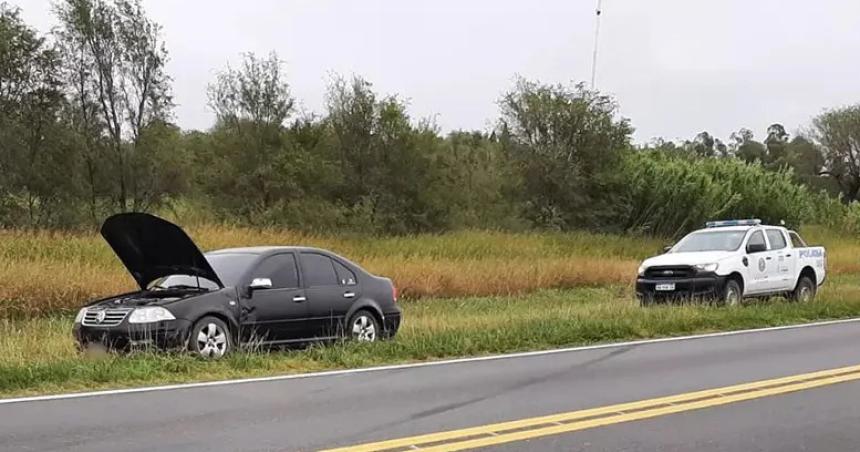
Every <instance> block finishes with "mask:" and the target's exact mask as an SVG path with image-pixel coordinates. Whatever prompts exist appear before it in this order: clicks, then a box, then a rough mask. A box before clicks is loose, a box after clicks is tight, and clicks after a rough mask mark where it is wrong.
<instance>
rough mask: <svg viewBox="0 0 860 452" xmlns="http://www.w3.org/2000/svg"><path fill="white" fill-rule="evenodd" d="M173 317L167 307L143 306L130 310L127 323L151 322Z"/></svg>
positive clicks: (173, 318)
mask: <svg viewBox="0 0 860 452" xmlns="http://www.w3.org/2000/svg"><path fill="white" fill-rule="evenodd" d="M175 319H176V317H174V316H173V314H171V313H170V311H168V310H167V309H164V308H162V307H160V306H147V307H145V308H137V309H135V310H134V311H132V312H131V315H130V316H129V317H128V323H153V322H162V321H164V320H175Z"/></svg>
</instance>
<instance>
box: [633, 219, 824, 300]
mask: <svg viewBox="0 0 860 452" xmlns="http://www.w3.org/2000/svg"><path fill="white" fill-rule="evenodd" d="M706 226H707V227H706V228H705V229H700V230H698V231H695V232H692V233H690V234H688V235H687V236H685V237H684V238H683V239H681V240H680V241H678V243H676V244H675V245H674V246H672V247H670V248H667V249H666V252H665V253H664V254H661V255H659V256H655V257H652V258H649V259H646V260H645V261H644V262H642V265H641V266H640V267H639V277H638V279H637V280H636V295H637V297H638V298H639V300H640V302H641V303H642V304H643V305H648V304H651V303H654V302H659V301H666V300H672V299H678V298H682V299H689V298H709V299H716V300H717V301H718V302H720V303H722V304H726V305H737V304H740V303H741V300H743V298H744V297H760V296H769V295H786V296H788V297H789V298H791V299H792V300H797V301H810V300H812V299H813V298H814V297H815V293H816V291H817V290H818V287H819V286H820V285H821V284H822V283H824V278H825V276H826V266H827V253H826V251H825V250H824V248H822V247H810V246H807V245H806V242H804V241H803V239H802V238H800V235H799V234H798V233H797V232H795V231H790V230H788V229H786V228H784V227H781V226H765V225H762V224H761V221H760V220H730V221H714V222H708V223H707V224H706Z"/></svg>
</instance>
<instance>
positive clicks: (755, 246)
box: [747, 243, 767, 254]
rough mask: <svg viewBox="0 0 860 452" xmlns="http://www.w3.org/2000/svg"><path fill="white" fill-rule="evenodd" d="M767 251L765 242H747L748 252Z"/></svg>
mask: <svg viewBox="0 0 860 452" xmlns="http://www.w3.org/2000/svg"><path fill="white" fill-rule="evenodd" d="M763 251H767V246H766V245H765V244H764V243H749V244H747V254H755V253H761V252H763Z"/></svg>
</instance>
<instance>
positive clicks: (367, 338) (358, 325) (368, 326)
mask: <svg viewBox="0 0 860 452" xmlns="http://www.w3.org/2000/svg"><path fill="white" fill-rule="evenodd" d="M346 334H347V337H348V338H350V339H352V340H354V341H358V342H376V340H378V339H379V338H380V337H381V335H382V328H381V327H380V325H379V320H377V319H376V316H375V315H373V313H372V312H370V311H368V310H367V309H360V310H358V311H357V312H356V313H355V314H353V315H352V317H350V318H349V323H347V326H346Z"/></svg>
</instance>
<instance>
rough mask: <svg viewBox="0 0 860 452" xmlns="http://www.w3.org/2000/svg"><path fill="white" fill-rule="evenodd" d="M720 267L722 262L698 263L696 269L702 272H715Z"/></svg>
mask: <svg viewBox="0 0 860 452" xmlns="http://www.w3.org/2000/svg"><path fill="white" fill-rule="evenodd" d="M718 268H720V264H717V263H713V264H699V265H696V270H698V271H700V272H709V273H710V272H715V271H717V269H718Z"/></svg>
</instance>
